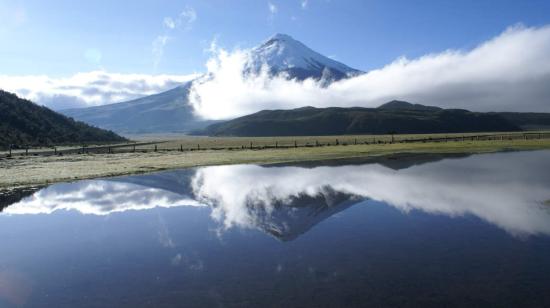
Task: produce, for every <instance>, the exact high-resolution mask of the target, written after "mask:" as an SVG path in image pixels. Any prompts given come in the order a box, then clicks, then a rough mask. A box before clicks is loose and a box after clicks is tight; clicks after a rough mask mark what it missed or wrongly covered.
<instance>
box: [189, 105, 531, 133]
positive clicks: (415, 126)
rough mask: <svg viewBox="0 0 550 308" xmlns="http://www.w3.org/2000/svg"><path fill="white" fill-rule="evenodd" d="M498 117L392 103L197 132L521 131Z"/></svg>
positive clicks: (263, 115) (281, 113)
mask: <svg viewBox="0 0 550 308" xmlns="http://www.w3.org/2000/svg"><path fill="white" fill-rule="evenodd" d="M519 130H521V128H520V127H519V126H518V125H516V124H514V123H513V122H512V121H510V120H509V119H506V118H505V117H503V116H501V115H500V114H498V113H482V112H471V111H468V110H462V109H442V108H438V107H431V106H424V105H420V104H411V103H408V102H402V101H392V102H389V103H387V104H384V105H382V106H380V107H378V108H363V107H349V108H342V107H328V108H315V107H302V108H296V109H291V110H262V111H260V112H257V113H253V114H250V115H247V116H243V117H239V118H236V119H233V120H229V121H226V122H222V123H216V124H212V125H210V126H208V127H207V128H205V129H204V130H201V131H196V132H195V134H197V135H208V136H248V137H253V136H306V135H310V136H315V135H347V134H387V133H390V132H391V133H399V134H421V133H466V132H498V131H519Z"/></svg>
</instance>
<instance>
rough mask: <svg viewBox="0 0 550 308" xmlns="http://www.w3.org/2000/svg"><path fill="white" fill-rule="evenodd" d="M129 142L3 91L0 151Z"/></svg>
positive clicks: (1, 92)
mask: <svg viewBox="0 0 550 308" xmlns="http://www.w3.org/2000/svg"><path fill="white" fill-rule="evenodd" d="M124 140H125V139H124V138H122V137H120V136H118V135H116V134H115V133H113V132H110V131H105V130H102V129H99V128H96V127H92V126H89V125H87V124H85V123H82V122H78V121H75V120H73V119H71V118H69V117H66V116H64V115H61V114H59V113H57V112H54V111H52V110H50V109H48V108H46V107H42V106H39V105H36V104H34V103H33V102H31V101H28V100H25V99H21V98H19V97H17V95H15V94H12V93H9V92H5V91H2V90H0V147H2V148H6V147H9V145H14V146H36V145H50V144H63V143H81V142H115V141H124Z"/></svg>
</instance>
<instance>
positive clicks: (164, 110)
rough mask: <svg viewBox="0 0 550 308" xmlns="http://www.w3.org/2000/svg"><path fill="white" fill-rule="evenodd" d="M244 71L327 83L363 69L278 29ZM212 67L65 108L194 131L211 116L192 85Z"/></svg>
mask: <svg viewBox="0 0 550 308" xmlns="http://www.w3.org/2000/svg"><path fill="white" fill-rule="evenodd" d="M247 53H248V56H249V57H248V61H247V62H246V63H245V66H244V67H243V68H239V69H243V70H244V71H243V74H250V73H260V72H261V70H262V69H263V68H264V67H266V68H267V69H268V71H269V73H270V74H272V75H279V74H285V77H288V78H291V79H298V80H304V79H308V78H313V79H316V80H319V81H320V83H321V84H322V85H328V84H330V83H331V82H333V81H336V80H340V79H343V78H347V77H352V76H355V75H358V74H361V73H362V72H361V71H359V70H356V69H353V68H351V67H349V66H347V65H345V64H342V63H340V62H338V61H335V60H332V59H330V58H328V57H325V56H323V55H321V54H319V53H317V52H315V51H313V50H311V49H310V48H309V47H307V46H306V45H304V44H302V43H301V42H299V41H297V40H295V39H293V38H292V37H290V36H289V35H285V34H275V35H274V36H272V37H271V38H269V39H268V40H266V41H265V42H264V43H262V44H260V45H259V46H257V47H255V48H251V49H249V50H248V51H247ZM213 77H214V76H212V75H211V74H209V73H206V74H204V75H202V76H201V77H199V78H197V79H195V80H193V81H191V82H188V83H186V84H183V85H181V86H179V87H177V88H175V89H172V90H168V91H165V92H162V93H159V94H155V95H150V96H146V97H142V98H138V99H135V100H132V101H127V102H122V103H116V104H110V105H103V106H98V107H88V108H78V109H67V110H62V111H61V112H62V113H63V114H65V115H68V116H70V117H73V118H75V119H77V120H80V121H83V122H86V123H89V124H92V125H95V126H98V127H101V128H105V129H110V130H113V131H115V132H118V133H159V132H189V131H192V130H196V129H201V128H204V127H206V126H207V125H209V124H212V121H205V120H203V119H201V118H199V117H197V116H196V115H195V114H194V113H193V107H192V106H191V105H190V103H189V97H188V95H189V90H190V88H191V87H192V85H193V83H196V82H197V83H200V82H207V81H209V80H211V79H212V78H213Z"/></svg>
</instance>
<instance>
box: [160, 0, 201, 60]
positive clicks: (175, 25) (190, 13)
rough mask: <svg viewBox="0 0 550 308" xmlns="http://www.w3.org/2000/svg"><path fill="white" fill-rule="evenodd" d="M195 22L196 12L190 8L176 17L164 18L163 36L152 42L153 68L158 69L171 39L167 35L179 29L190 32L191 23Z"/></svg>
mask: <svg viewBox="0 0 550 308" xmlns="http://www.w3.org/2000/svg"><path fill="white" fill-rule="evenodd" d="M196 20H197V12H196V11H195V9H193V8H192V7H190V6H187V7H186V8H185V9H183V11H181V13H180V14H179V15H178V16H177V17H176V18H172V17H164V19H163V21H162V24H163V25H164V27H165V28H166V29H165V30H166V31H165V32H164V34H163V35H159V36H157V37H156V38H155V39H154V40H153V42H152V44H151V45H152V49H151V52H152V54H153V65H154V66H155V68H157V67H158V65H159V64H160V61H161V60H162V57H163V55H164V48H165V46H166V44H168V41H169V40H170V39H171V38H172V36H170V35H169V34H170V33H172V32H173V31H174V30H176V29H181V30H183V31H189V30H191V28H192V26H193V23H195V21H196Z"/></svg>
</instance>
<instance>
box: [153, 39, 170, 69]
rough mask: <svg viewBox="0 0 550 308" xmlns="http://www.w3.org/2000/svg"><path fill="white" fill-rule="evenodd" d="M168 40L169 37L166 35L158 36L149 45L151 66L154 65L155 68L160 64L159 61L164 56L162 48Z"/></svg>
mask: <svg viewBox="0 0 550 308" xmlns="http://www.w3.org/2000/svg"><path fill="white" fill-rule="evenodd" d="M169 39H170V37H169V36H167V35H159V36H157V38H156V39H155V40H154V41H153V43H152V44H151V45H152V52H153V64H154V65H155V68H156V67H157V66H158V65H159V64H160V61H161V60H162V56H163V55H164V46H166V43H168V40H169Z"/></svg>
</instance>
